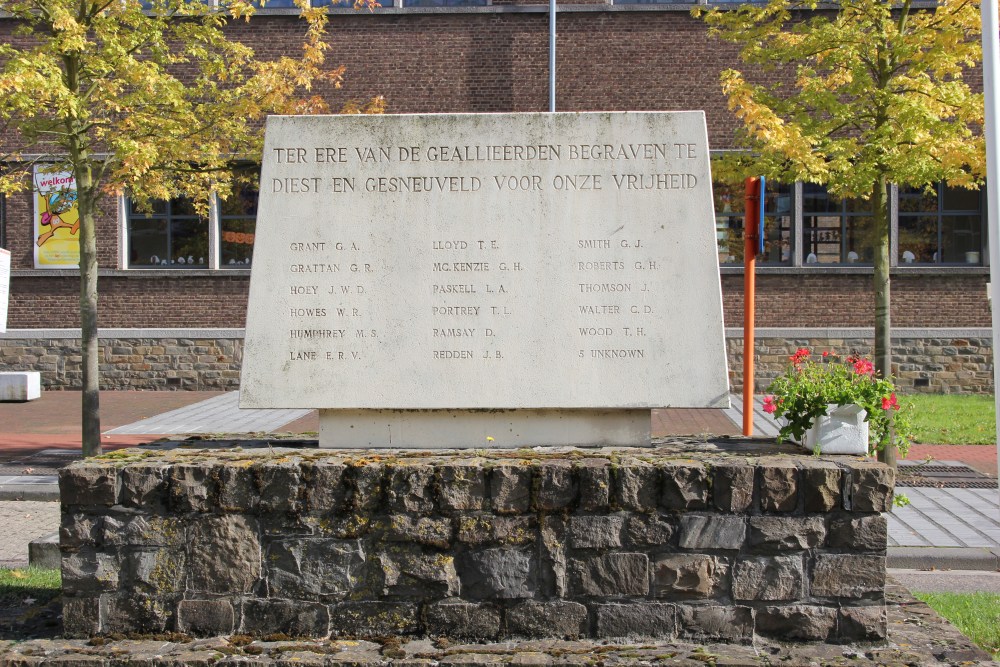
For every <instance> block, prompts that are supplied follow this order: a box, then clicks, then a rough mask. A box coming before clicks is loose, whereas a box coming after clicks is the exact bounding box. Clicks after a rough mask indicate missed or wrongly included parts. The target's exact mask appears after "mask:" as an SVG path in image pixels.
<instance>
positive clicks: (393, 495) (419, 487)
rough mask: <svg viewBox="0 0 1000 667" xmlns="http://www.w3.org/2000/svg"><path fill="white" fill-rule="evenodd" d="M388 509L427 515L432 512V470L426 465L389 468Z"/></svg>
mask: <svg viewBox="0 0 1000 667" xmlns="http://www.w3.org/2000/svg"><path fill="white" fill-rule="evenodd" d="M388 476H389V493H388V501H389V507H390V508H391V509H392V510H394V511H396V512H420V513H427V512H431V511H433V510H434V491H433V484H434V468H432V467H431V466H428V465H399V466H391V467H390V468H389V472H388Z"/></svg>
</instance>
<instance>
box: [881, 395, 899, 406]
mask: <svg viewBox="0 0 1000 667" xmlns="http://www.w3.org/2000/svg"><path fill="white" fill-rule="evenodd" d="M889 408H892V409H893V410H899V401H897V400H896V394H890V395H889V398H883V399H882V409H883V410H888V409H889Z"/></svg>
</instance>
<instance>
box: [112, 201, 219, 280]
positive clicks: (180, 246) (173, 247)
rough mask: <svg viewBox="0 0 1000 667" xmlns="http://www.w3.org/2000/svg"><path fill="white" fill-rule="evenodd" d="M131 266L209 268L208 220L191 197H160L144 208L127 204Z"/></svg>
mask: <svg viewBox="0 0 1000 667" xmlns="http://www.w3.org/2000/svg"><path fill="white" fill-rule="evenodd" d="M127 216H128V247H129V266H131V267H136V268H169V269H189V268H196V269H207V268H208V257H209V254H208V220H207V219H206V218H205V217H203V216H199V215H198V214H197V213H196V212H195V209H194V205H193V204H192V203H191V201H190V200H187V199H171V200H170V201H156V202H153V203H152V205H151V210H149V211H140V210H136V209H135V208H134V207H133V204H132V202H131V200H130V201H129V202H128V207H127Z"/></svg>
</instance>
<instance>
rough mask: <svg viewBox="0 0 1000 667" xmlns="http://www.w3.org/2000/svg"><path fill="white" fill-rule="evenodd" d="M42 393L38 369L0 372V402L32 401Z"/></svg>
mask: <svg viewBox="0 0 1000 667" xmlns="http://www.w3.org/2000/svg"><path fill="white" fill-rule="evenodd" d="M41 395H42V377H41V374H40V373H39V372H38V371H10V372H6V373H0V402H3V403H15V402H22V403H23V402H24V401H33V400H35V399H36V398H40V397H41Z"/></svg>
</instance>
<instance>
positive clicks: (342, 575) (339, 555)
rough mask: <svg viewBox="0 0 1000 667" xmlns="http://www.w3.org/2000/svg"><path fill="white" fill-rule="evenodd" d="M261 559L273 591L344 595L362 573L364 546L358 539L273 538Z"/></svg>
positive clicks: (292, 595) (311, 595)
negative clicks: (264, 564)
mask: <svg viewBox="0 0 1000 667" xmlns="http://www.w3.org/2000/svg"><path fill="white" fill-rule="evenodd" d="M264 562H265V563H266V565H267V570H266V576H267V581H268V587H269V589H270V591H271V594H272V595H275V596H277V597H282V598H299V597H304V598H307V599H308V598H315V597H316V596H320V595H346V594H347V593H349V592H351V591H353V590H355V588H356V587H357V586H358V582H359V580H360V579H361V578H362V577H363V575H364V571H365V550H364V546H363V545H362V543H361V541H360V540H335V539H329V538H322V537H316V538H300V539H288V540H275V541H274V542H271V544H270V545H269V546H268V549H267V557H266V558H265V559H264Z"/></svg>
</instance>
